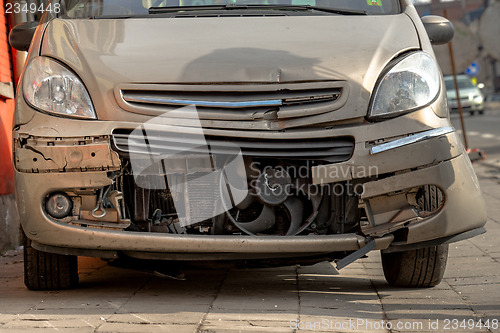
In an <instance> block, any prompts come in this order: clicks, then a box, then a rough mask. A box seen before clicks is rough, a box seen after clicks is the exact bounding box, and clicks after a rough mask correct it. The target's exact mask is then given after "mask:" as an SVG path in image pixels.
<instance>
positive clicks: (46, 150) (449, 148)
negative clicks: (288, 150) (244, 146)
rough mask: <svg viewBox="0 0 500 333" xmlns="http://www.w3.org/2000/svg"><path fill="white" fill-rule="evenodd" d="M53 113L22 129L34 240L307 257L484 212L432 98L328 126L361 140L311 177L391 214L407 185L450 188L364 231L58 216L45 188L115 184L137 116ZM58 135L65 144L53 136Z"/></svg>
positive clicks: (462, 228)
mask: <svg viewBox="0 0 500 333" xmlns="http://www.w3.org/2000/svg"><path fill="white" fill-rule="evenodd" d="M54 119H55V118H54V117H52V116H49V115H45V114H41V113H35V116H34V117H33V119H32V120H31V121H30V122H29V123H27V124H24V125H21V126H19V127H17V128H16V129H15V130H14V139H15V142H16V143H15V167H16V180H17V198H18V203H19V209H20V216H21V221H22V226H23V229H24V231H25V233H26V235H27V237H29V238H30V239H31V240H32V241H33V242H34V244H39V247H41V248H42V247H43V246H45V249H51V248H52V249H54V252H56V250H55V249H57V248H63V249H64V248H66V249H79V250H81V251H80V252H79V253H81V254H85V253H87V254H90V255H92V253H95V255H96V256H103V257H104V256H105V255H103V253H105V252H106V251H108V252H114V251H119V252H123V253H126V254H127V253H128V254H129V255H131V256H135V257H145V258H147V257H151V258H153V257H158V256H160V257H161V255H162V254H163V255H164V256H165V258H183V257H191V258H193V256H194V257H196V258H199V259H203V258H205V257H206V258H209V257H210V256H212V258H213V257H214V254H219V255H220V256H219V257H220V258H222V257H224V255H230V254H238V256H239V257H241V258H255V257H264V258H273V257H283V256H297V257H300V256H309V255H318V254H328V253H334V252H345V251H355V250H357V249H360V248H362V247H363V246H365V244H366V243H367V242H368V241H369V240H370V239H375V240H376V249H388V250H390V249H391V242H392V244H395V245H397V246H399V247H401V246H404V245H407V244H419V243H423V242H428V241H432V240H438V239H443V238H446V237H448V236H453V235H457V234H461V233H464V232H468V231H470V230H474V229H478V228H481V227H483V226H484V224H485V222H486V214H485V205H484V201H483V199H482V197H481V192H480V189H479V185H478V181H477V178H476V176H475V174H474V170H473V168H472V165H471V163H470V160H469V159H468V157H467V154H465V152H464V150H463V147H462V145H461V144H460V141H459V139H458V137H457V135H456V134H455V132H454V131H453V129H452V128H450V124H449V121H448V119H447V118H440V117H438V116H436V114H435V113H434V112H433V110H432V108H431V107H428V108H425V109H423V110H420V111H417V112H414V113H411V114H408V115H406V116H403V117H398V118H395V119H391V120H386V121H384V122H379V123H367V122H365V121H360V122H358V123H357V124H348V125H346V126H336V127H335V128H332V129H328V130H325V131H326V132H328V133H329V134H330V135H332V136H353V137H354V138H355V147H354V151H353V155H352V157H351V158H350V159H349V160H348V161H345V162H341V163H335V164H329V165H322V166H316V167H313V168H312V182H313V183H314V184H323V185H324V184H335V183H338V182H342V181H346V180H347V181H356V182H359V183H362V185H363V189H364V191H363V193H362V194H361V195H360V202H361V203H362V205H363V203H364V205H370V207H371V208H373V209H375V210H378V211H380V210H382V211H383V212H382V213H384V214H385V215H384V214H379V216H386V215H387V214H390V213H391V212H392V211H394V208H390V209H389V208H387V209H388V212H384V209H385V207H386V206H387V207H389V206H391V205H392V202H394V200H395V199H394V200H393V198H399V199H398V200H401V195H400V194H401V193H404V191H405V190H407V189H409V188H415V187H419V186H426V185H432V186H435V187H437V188H439V189H440V191H441V192H442V194H443V198H444V200H443V205H442V207H440V208H439V209H438V210H437V211H436V212H434V213H433V214H432V215H430V216H426V217H423V218H418V219H413V220H412V219H409V220H408V221H406V220H405V221H398V223H397V224H394V223H392V222H394V219H392V220H390V219H388V220H384V218H383V217H382V218H381V217H379V218H374V219H372V220H370V219H369V220H370V223H372V224H373V225H365V226H362V227H361V230H360V231H359V232H356V233H344V234H335V235H307V236H237V235H177V234H163V233H147V232H135V231H124V230H119V229H116V228H106V227H105V225H104V227H103V228H90V227H88V226H86V225H85V224H84V223H83V224H82V223H81V221H80V224H81V225H74V224H68V223H65V222H61V221H56V220H55V219H53V218H51V217H49V216H48V214H47V213H46V212H45V210H44V208H43V202H44V201H45V198H46V197H47V195H48V194H49V193H52V192H58V191H71V190H73V189H81V188H86V189H99V188H102V187H104V186H108V185H111V184H112V182H113V181H112V180H111V179H110V178H109V175H110V173H112V172H116V171H119V170H120V168H121V167H122V166H121V164H120V159H119V156H118V154H117V153H116V152H115V151H114V150H113V149H112V145H111V133H112V130H113V129H115V128H135V127H136V126H137V125H138V124H131V123H125V122H124V123H120V122H103V121H81V120H72V119H64V118H57V121H54ZM53 124H57V125H53ZM436 130H437V132H436ZM440 131H441V132H440ZM235 133H236V132H235ZM426 133H427V134H426ZM429 133H430V134H429ZM431 134H432V135H431ZM235 135H236V134H235ZM264 135H265V134H264ZM294 135H297V136H299V137H304V138H307V136H308V133H307V132H304V131H297V132H296V133H295V134H294ZM28 137H30V138H38V139H39V141H38V142H39V146H37V147H33V146H31V147H26V145H24V146H23V142H25V140H26V138H28ZM415 138H417V140H413V139H415ZM23 140H24V141H23ZM50 140H53V141H56V142H59V143H61V142H62V144H55V145H51V144H47V142H50ZM65 142H66V144H65ZM397 209H399V208H397ZM397 209H396V210H395V211H397ZM89 224H90V223H89ZM401 230H404V233H401ZM395 232H399V234H395ZM402 234H403V236H401V235H402ZM394 235H396V237H395V236H394ZM35 246H36V245H35ZM85 251H87V252H85ZM92 251H97V252H92ZM99 251H100V252H99ZM72 253H74V252H72ZM77 254H78V252H77ZM216 257H217V256H216Z"/></svg>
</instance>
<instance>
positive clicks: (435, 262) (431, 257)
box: [382, 244, 448, 288]
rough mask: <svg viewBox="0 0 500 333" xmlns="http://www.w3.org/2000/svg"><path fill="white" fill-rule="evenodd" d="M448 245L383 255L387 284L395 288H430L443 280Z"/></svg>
mask: <svg viewBox="0 0 500 333" xmlns="http://www.w3.org/2000/svg"><path fill="white" fill-rule="evenodd" d="M447 259H448V244H444V245H436V246H430V247H426V248H422V249H416V250H411V251H402V252H394V253H382V267H383V269H384V275H385V279H386V280H387V282H388V283H389V284H390V285H391V286H394V287H407V288H429V287H434V286H437V285H438V284H439V283H440V282H441V280H442V279H443V275H444V271H445V269H446V261H447Z"/></svg>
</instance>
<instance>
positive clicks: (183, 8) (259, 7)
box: [149, 4, 366, 15]
mask: <svg viewBox="0 0 500 333" xmlns="http://www.w3.org/2000/svg"><path fill="white" fill-rule="evenodd" d="M245 9H257V10H290V11H300V10H301V11H308V10H316V11H321V12H326V13H332V14H338V15H366V12H365V11H362V10H352V9H337V8H328V7H318V6H311V5H239V4H227V5H206V6H172V7H150V8H149V14H162V13H172V12H180V11H198V10H199V11H201V10H245Z"/></svg>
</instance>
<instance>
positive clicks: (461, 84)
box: [444, 77, 474, 91]
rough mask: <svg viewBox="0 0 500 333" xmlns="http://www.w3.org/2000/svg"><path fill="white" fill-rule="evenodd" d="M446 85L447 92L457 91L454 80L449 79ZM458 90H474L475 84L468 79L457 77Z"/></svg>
mask: <svg viewBox="0 0 500 333" xmlns="http://www.w3.org/2000/svg"><path fill="white" fill-rule="evenodd" d="M444 83H445V85H446V90H448V91H450V90H455V85H454V84H453V78H452V77H447V78H445V80H444ZM457 83H458V89H467V88H474V84H473V83H472V81H471V80H470V79H469V78H467V77H457Z"/></svg>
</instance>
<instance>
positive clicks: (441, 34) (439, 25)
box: [422, 15, 455, 45]
mask: <svg viewBox="0 0 500 333" xmlns="http://www.w3.org/2000/svg"><path fill="white" fill-rule="evenodd" d="M422 23H423V24H424V27H425V30H427V34H428V35H429V38H430V40H431V43H432V44H434V45H439V44H446V43H448V42H449V41H450V40H451V39H452V38H453V35H454V34H455V28H454V27H453V24H452V23H451V22H450V21H448V20H447V19H445V18H444V17H441V16H435V15H429V16H424V17H422Z"/></svg>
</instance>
